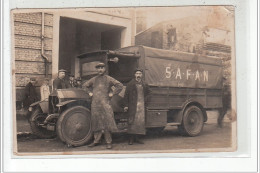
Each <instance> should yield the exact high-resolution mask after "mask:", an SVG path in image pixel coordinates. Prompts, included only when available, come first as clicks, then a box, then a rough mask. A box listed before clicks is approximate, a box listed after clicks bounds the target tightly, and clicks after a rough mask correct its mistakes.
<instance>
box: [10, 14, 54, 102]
mask: <svg viewBox="0 0 260 173" xmlns="http://www.w3.org/2000/svg"><path fill="white" fill-rule="evenodd" d="M13 18H14V25H13V31H14V33H13V34H14V52H15V54H14V56H15V57H14V58H15V80H16V82H15V84H14V85H15V87H16V101H17V103H18V104H21V101H22V100H23V99H24V87H25V85H26V84H27V83H28V82H29V80H30V78H31V77H36V79H37V83H36V88H37V92H38V94H39V87H40V86H41V85H42V82H43V79H44V78H45V63H44V60H43V58H42V56H41V47H42V39H41V35H42V13H41V12H37V13H15V14H13ZM52 39H53V15H52V14H48V13H44V41H43V42H44V50H45V55H46V56H47V57H48V60H49V62H48V69H49V70H48V77H49V78H50V79H51V69H52V67H51V65H52V43H53V40H52ZM39 97H40V96H39ZM17 107H20V105H18V106H17Z"/></svg>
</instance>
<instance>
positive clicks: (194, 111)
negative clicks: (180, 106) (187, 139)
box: [181, 105, 204, 136]
mask: <svg viewBox="0 0 260 173" xmlns="http://www.w3.org/2000/svg"><path fill="white" fill-rule="evenodd" d="M203 120H204V118H203V113H202V111H201V109H200V108H199V107H197V106H194V105H193V106H189V107H187V108H186V109H185V111H184V114H183V120H182V125H181V126H182V127H181V130H183V132H184V134H186V135H188V136H197V135H199V134H200V132H201V131H202V129H203V126H204V121H203Z"/></svg>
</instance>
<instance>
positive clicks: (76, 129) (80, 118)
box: [56, 106, 92, 146]
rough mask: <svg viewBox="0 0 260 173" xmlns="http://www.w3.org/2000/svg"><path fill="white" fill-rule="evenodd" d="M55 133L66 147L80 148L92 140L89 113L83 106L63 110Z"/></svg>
mask: <svg viewBox="0 0 260 173" xmlns="http://www.w3.org/2000/svg"><path fill="white" fill-rule="evenodd" d="M56 131H57V133H58V136H59V138H60V139H61V140H62V141H63V142H65V143H67V145H68V146H81V145H84V144H86V143H87V142H88V141H89V140H90V139H91V138H92V131H91V113H90V111H89V109H87V108H85V107H83V106H74V107H71V108H69V109H68V110H65V111H64V112H63V113H62V114H61V115H60V117H59V119H58V122H57V127H56Z"/></svg>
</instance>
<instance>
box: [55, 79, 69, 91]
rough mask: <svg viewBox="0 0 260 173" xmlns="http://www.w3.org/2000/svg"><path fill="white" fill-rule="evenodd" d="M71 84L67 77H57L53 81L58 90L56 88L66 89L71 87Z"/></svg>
mask: <svg viewBox="0 0 260 173" xmlns="http://www.w3.org/2000/svg"><path fill="white" fill-rule="evenodd" d="M69 87H70V86H69V84H68V82H66V81H65V79H60V78H58V77H57V78H56V79H55V80H54V81H53V90H56V89H65V88H69Z"/></svg>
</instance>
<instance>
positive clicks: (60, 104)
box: [56, 100, 77, 107]
mask: <svg viewBox="0 0 260 173" xmlns="http://www.w3.org/2000/svg"><path fill="white" fill-rule="evenodd" d="M76 101H77V100H67V101H64V102H60V103H58V104H57V105H56V106H57V107H62V106H65V105H67V104H69V103H73V102H76Z"/></svg>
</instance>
